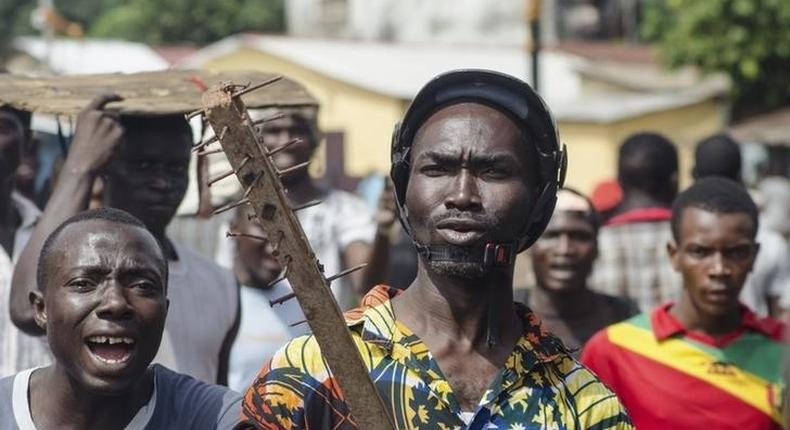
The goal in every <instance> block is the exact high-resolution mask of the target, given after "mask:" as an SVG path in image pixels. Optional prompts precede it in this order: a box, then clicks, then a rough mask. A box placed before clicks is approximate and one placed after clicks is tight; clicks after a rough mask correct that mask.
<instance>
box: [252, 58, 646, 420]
mask: <svg viewBox="0 0 790 430" xmlns="http://www.w3.org/2000/svg"><path fill="white" fill-rule="evenodd" d="M392 156H393V165H392V179H393V182H394V185H395V191H396V198H397V202H398V206H399V208H400V215H401V220H402V221H403V224H404V227H406V228H407V229H408V231H409V232H410V234H411V237H412V239H413V241H414V243H415V245H416V246H417V249H418V252H419V254H420V257H419V268H418V272H417V277H416V279H415V280H414V282H412V284H411V285H410V286H409V287H408V288H407V289H406V290H405V291H404V292H402V293H400V294H398V293H397V292H396V291H395V290H393V289H390V288H387V287H383V286H379V287H376V288H374V289H373V290H371V291H370V292H369V293H368V294H367V295H366V296H365V298H364V299H363V302H362V307H361V308H359V309H357V310H356V311H352V312H349V313H348V314H346V315H347V323H348V325H349V327H350V330H351V332H352V335H353V337H354V338H355V340H356V344H357V347H358V349H359V352H360V353H361V355H362V356H363V357H364V359H365V363H366V364H367V366H368V368H369V371H370V374H371V377H372V378H373V380H374V381H375V383H376V386H377V388H378V390H379V393H380V395H381V396H382V398H383V399H384V402H385V404H386V405H388V406H389V411H390V414H391V417H392V419H393V421H394V423H395V425H396V427H397V428H398V429H434V428H450V429H457V428H473V429H483V428H542V429H551V428H558V427H561V428H569V429H589V428H600V429H626V428H631V425H630V423H629V418H628V416H627V415H626V413H625V411H624V409H623V408H622V406H621V405H620V403H619V401H618V400H617V398H616V397H615V396H614V394H612V392H611V391H609V390H608V389H607V388H606V387H605V386H604V385H603V384H601V383H600V382H598V381H597V379H596V378H595V376H593V374H592V373H590V372H588V371H587V370H586V369H584V368H583V367H582V366H580V365H579V364H578V363H577V362H576V361H574V360H573V359H572V358H571V357H570V356H569V355H568V353H567V351H566V349H565V348H564V347H563V346H562V344H561V342H560V341H559V340H557V339H556V338H555V337H553V336H551V335H550V334H549V333H547V332H546V330H545V329H544V328H543V327H542V326H541V325H540V323H539V319H538V317H537V316H536V315H535V314H533V313H532V312H530V311H529V310H528V309H527V308H525V307H523V306H520V305H516V304H514V302H513V290H512V289H513V279H512V277H513V266H514V257H515V254H516V252H518V251H519V250H521V249H524V248H526V247H528V246H529V245H530V244H531V243H532V242H533V241H534V240H535V239H537V237H538V236H539V235H540V233H541V232H542V231H543V228H544V227H545V225H546V223H547V222H548V219H549V217H550V216H551V211H552V209H553V207H554V203H555V199H556V197H555V194H556V190H557V187H558V186H559V183H560V182H561V180H560V179H559V178H561V176H562V173H563V170H564V153H563V151H562V150H561V149H560V146H559V143H558V138H557V133H556V130H555V128H554V122H553V120H552V118H551V115H550V113H549V112H548V110H547V108H546V107H545V105H544V104H543V101H542V100H541V99H540V98H539V97H538V96H537V95H536V94H535V93H534V92H533V91H532V89H531V88H530V87H529V86H528V85H527V84H525V83H524V82H522V81H519V80H517V79H515V78H513V77H510V76H507V75H502V74H499V73H496V72H491V71H485V70H462V71H454V72H450V73H447V74H444V75H441V76H439V77H437V78H435V79H434V80H432V81H431V82H429V83H428V84H427V85H426V86H425V87H424V88H423V89H422V90H421V91H420V92H419V94H418V95H417V96H416V98H415V99H414V101H413V102H412V104H411V106H410V107H409V109H408V110H407V112H406V115H405V117H404V119H403V121H402V123H401V125H400V127H399V128H398V129H396V131H395V134H394V139H393V152H392ZM243 415H244V416H245V417H246V418H247V420H248V422H249V423H251V424H254V425H256V426H258V427H259V428H266V429H271V428H321V429H330V428H331V429H356V428H357V427H356V425H355V423H354V421H353V418H349V413H348V408H347V406H346V404H345V402H344V401H343V397H342V394H341V393H340V391H339V390H337V388H336V385H335V382H334V380H333V378H332V374H331V372H330V371H329V370H328V369H327V368H326V366H325V364H324V362H323V360H322V359H321V351H320V350H319V348H318V344H317V343H316V341H315V339H314V338H313V337H308V336H304V337H300V338H297V339H295V340H293V341H291V342H290V343H288V344H287V345H286V346H284V347H283V348H282V349H281V350H280V351H279V352H278V353H277V354H275V356H274V358H273V359H272V360H271V362H270V363H269V364H267V365H266V366H265V367H264V369H263V370H262V372H261V373H260V375H259V378H257V379H256V381H255V382H254V384H253V385H252V386H251V387H250V389H249V390H248V391H247V394H246V397H245V402H244V408H243ZM536 426H537V427H536Z"/></svg>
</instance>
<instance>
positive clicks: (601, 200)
mask: <svg viewBox="0 0 790 430" xmlns="http://www.w3.org/2000/svg"><path fill="white" fill-rule="evenodd" d="M590 200H592V202H593V206H595V210H597V211H598V212H608V211H610V210H612V209H614V208H615V207H616V206H617V205H618V204H619V203H620V201H621V200H623V189H622V188H620V184H619V183H617V179H609V180H606V181H601V182H599V183H598V185H596V186H595V188H594V189H593V192H592V195H590Z"/></svg>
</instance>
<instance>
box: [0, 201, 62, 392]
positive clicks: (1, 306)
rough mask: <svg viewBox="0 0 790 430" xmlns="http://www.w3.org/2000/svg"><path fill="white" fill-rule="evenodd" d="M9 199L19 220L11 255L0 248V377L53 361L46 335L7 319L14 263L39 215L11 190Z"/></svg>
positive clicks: (31, 204)
mask: <svg viewBox="0 0 790 430" xmlns="http://www.w3.org/2000/svg"><path fill="white" fill-rule="evenodd" d="M11 202H12V204H13V205H14V208H15V209H16V210H17V212H18V213H19V216H20V218H21V219H22V222H21V224H20V225H19V228H18V229H17V230H16V234H15V235H14V249H13V255H12V256H9V255H8V253H6V251H5V249H4V248H2V247H0V316H1V317H0V377H3V376H8V375H13V374H15V373H17V372H19V371H21V370H23V369H29V368H31V367H36V366H43V365H46V364H49V363H51V362H52V356H51V354H50V352H49V346H48V345H47V338H46V336H29V335H27V334H25V333H23V332H22V331H20V330H19V329H18V328H17V327H16V326H15V325H14V324H13V323H12V322H11V319H10V318H9V316H10V314H11V311H10V309H9V302H10V300H11V278H12V276H13V274H14V265H15V263H16V261H17V259H19V254H21V253H22V250H23V249H24V248H25V245H26V244H27V241H28V240H29V239H30V235H31V234H32V232H33V227H34V226H35V225H36V222H38V219H39V217H40V216H41V211H40V210H39V209H38V208H37V207H36V205H34V204H33V202H31V201H30V200H28V199H26V198H25V197H23V196H22V195H21V194H18V193H16V192H14V193H13V194H12V195H11Z"/></svg>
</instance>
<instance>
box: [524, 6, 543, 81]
mask: <svg viewBox="0 0 790 430" xmlns="http://www.w3.org/2000/svg"><path fill="white" fill-rule="evenodd" d="M541 3H542V0H526V5H525V12H526V13H525V14H524V16H525V18H526V21H527V22H526V23H527V28H528V29H529V32H530V36H531V38H530V43H529V44H528V45H527V47H528V50H529V52H530V54H531V57H532V88H533V89H534V90H535V92H539V91H540V84H539V82H540V79H539V77H540V76H539V67H538V57H539V52H540V10H541Z"/></svg>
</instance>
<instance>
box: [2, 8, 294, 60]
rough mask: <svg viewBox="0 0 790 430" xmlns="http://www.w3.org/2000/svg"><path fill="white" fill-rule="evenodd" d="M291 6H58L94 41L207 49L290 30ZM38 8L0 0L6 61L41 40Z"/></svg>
mask: <svg viewBox="0 0 790 430" xmlns="http://www.w3.org/2000/svg"><path fill="white" fill-rule="evenodd" d="M284 1H285V0H166V1H161V0H55V1H54V3H55V7H56V9H57V10H58V12H59V13H60V14H61V15H63V16H64V17H66V18H67V19H69V20H71V21H75V22H78V23H80V24H82V26H83V28H84V29H85V30H86V33H87V35H88V36H93V37H109V38H120V39H126V40H131V41H137V42H144V43H152V44H157V43H184V42H192V43H198V44H206V43H210V42H214V41H216V40H219V39H221V38H223V37H226V36H229V35H231V34H234V33H239V32H243V31H256V32H273V33H277V32H282V31H284V30H285V6H284ZM36 5H37V2H35V1H32V0H0V55H2V53H3V52H4V51H5V50H7V49H8V47H9V44H10V43H11V40H13V37H15V36H18V35H22V34H37V31H36V30H34V29H33V28H32V26H31V24H30V14H31V12H32V10H33V9H34V8H35V7H36Z"/></svg>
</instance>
